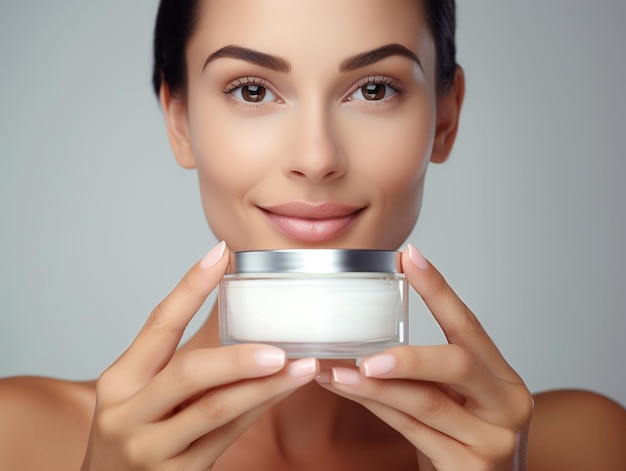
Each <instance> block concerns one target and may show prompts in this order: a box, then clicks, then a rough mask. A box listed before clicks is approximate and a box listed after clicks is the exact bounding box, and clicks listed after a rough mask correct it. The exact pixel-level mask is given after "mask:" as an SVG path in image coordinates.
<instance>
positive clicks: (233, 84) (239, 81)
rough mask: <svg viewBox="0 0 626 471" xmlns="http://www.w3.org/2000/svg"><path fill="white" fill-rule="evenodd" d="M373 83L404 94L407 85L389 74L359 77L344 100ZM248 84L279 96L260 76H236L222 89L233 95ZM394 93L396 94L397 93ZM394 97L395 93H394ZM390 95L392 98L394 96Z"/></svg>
mask: <svg viewBox="0 0 626 471" xmlns="http://www.w3.org/2000/svg"><path fill="white" fill-rule="evenodd" d="M370 83H373V84H377V85H386V86H388V87H391V88H392V89H393V90H394V91H395V92H396V93H395V94H403V93H405V92H406V87H405V86H404V85H403V84H402V82H400V81H399V80H397V79H395V78H393V77H389V76H387V75H370V76H367V77H363V78H361V79H359V80H358V81H357V82H356V83H355V84H354V85H353V86H352V87H351V88H350V91H349V92H348V93H347V94H346V98H344V101H346V102H348V101H352V100H351V98H350V97H351V96H352V95H353V94H354V93H355V92H356V91H358V90H359V89H360V88H362V87H364V86H366V85H368V84H370ZM247 85H255V86H259V87H264V88H266V89H267V90H268V91H270V92H271V93H272V94H274V95H275V96H278V95H277V94H276V92H274V89H273V87H272V84H271V83H270V82H268V81H267V80H265V79H262V78H259V77H252V76H247V77H239V78H236V79H234V80H232V81H230V82H229V83H227V84H226V86H225V87H224V89H223V90H222V91H223V93H224V94H226V95H231V94H232V93H233V92H234V91H235V90H237V89H239V88H241V87H244V86H247ZM395 94H394V95H395ZM392 97H393V95H392ZM392 97H390V98H392ZM388 99H389V98H387V99H384V100H372V101H368V103H367V104H368V106H376V105H377V104H379V103H380V102H381V101H387V100H388ZM278 101H279V102H282V100H281V99H278ZM261 104H262V103H253V102H246V105H247V106H259V105H261Z"/></svg>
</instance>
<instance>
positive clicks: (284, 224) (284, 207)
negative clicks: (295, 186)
mask: <svg viewBox="0 0 626 471" xmlns="http://www.w3.org/2000/svg"><path fill="white" fill-rule="evenodd" d="M259 209H261V211H262V212H263V214H265V216H266V217H267V218H268V220H269V221H270V223H271V224H272V226H274V228H275V229H276V230H277V231H278V232H280V233H281V234H283V235H285V236H287V237H289V238H290V239H294V240H297V241H299V242H307V243H321V242H327V241H329V240H332V239H334V238H336V237H339V236H340V235H342V234H344V233H345V232H347V231H348V229H350V227H352V225H353V224H354V222H355V221H356V219H357V218H358V216H359V215H360V214H361V213H362V212H363V210H364V209H365V207H355V206H349V205H344V204H337V203H323V204H315V205H313V204H309V203H286V204H281V205H276V206H265V207H261V206H259Z"/></svg>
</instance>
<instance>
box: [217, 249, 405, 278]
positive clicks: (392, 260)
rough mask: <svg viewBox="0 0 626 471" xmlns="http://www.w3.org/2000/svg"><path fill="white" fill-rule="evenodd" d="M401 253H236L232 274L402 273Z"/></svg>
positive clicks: (344, 251)
mask: <svg viewBox="0 0 626 471" xmlns="http://www.w3.org/2000/svg"><path fill="white" fill-rule="evenodd" d="M401 255H402V254H401V252H398V251H395V250H362V249H287V250H255V251H246V252H232V253H231V257H230V269H229V272H230V273H237V274H242V273H354V272H356V273H366V272H367V273H391V274H396V273H402V268H401Z"/></svg>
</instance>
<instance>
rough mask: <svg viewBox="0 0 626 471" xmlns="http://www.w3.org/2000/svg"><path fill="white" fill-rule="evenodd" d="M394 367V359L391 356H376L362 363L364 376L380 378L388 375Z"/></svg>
mask: <svg viewBox="0 0 626 471" xmlns="http://www.w3.org/2000/svg"><path fill="white" fill-rule="evenodd" d="M394 366H396V358H395V357H394V356H393V355H389V354H384V355H376V356H374V357H371V358H368V359H367V360H364V361H363V372H364V373H365V376H368V377H372V376H381V375H384V374H387V373H389V372H390V371H391V370H392V369H393V367H394Z"/></svg>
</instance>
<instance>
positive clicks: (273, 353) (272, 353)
mask: <svg viewBox="0 0 626 471" xmlns="http://www.w3.org/2000/svg"><path fill="white" fill-rule="evenodd" d="M254 359H255V361H256V362H257V365H259V366H261V367H263V368H282V367H283V365H284V364H285V360H286V355H285V352H284V351H282V350H281V349H279V348H274V347H264V348H261V349H259V350H257V351H256V352H255V353H254Z"/></svg>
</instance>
